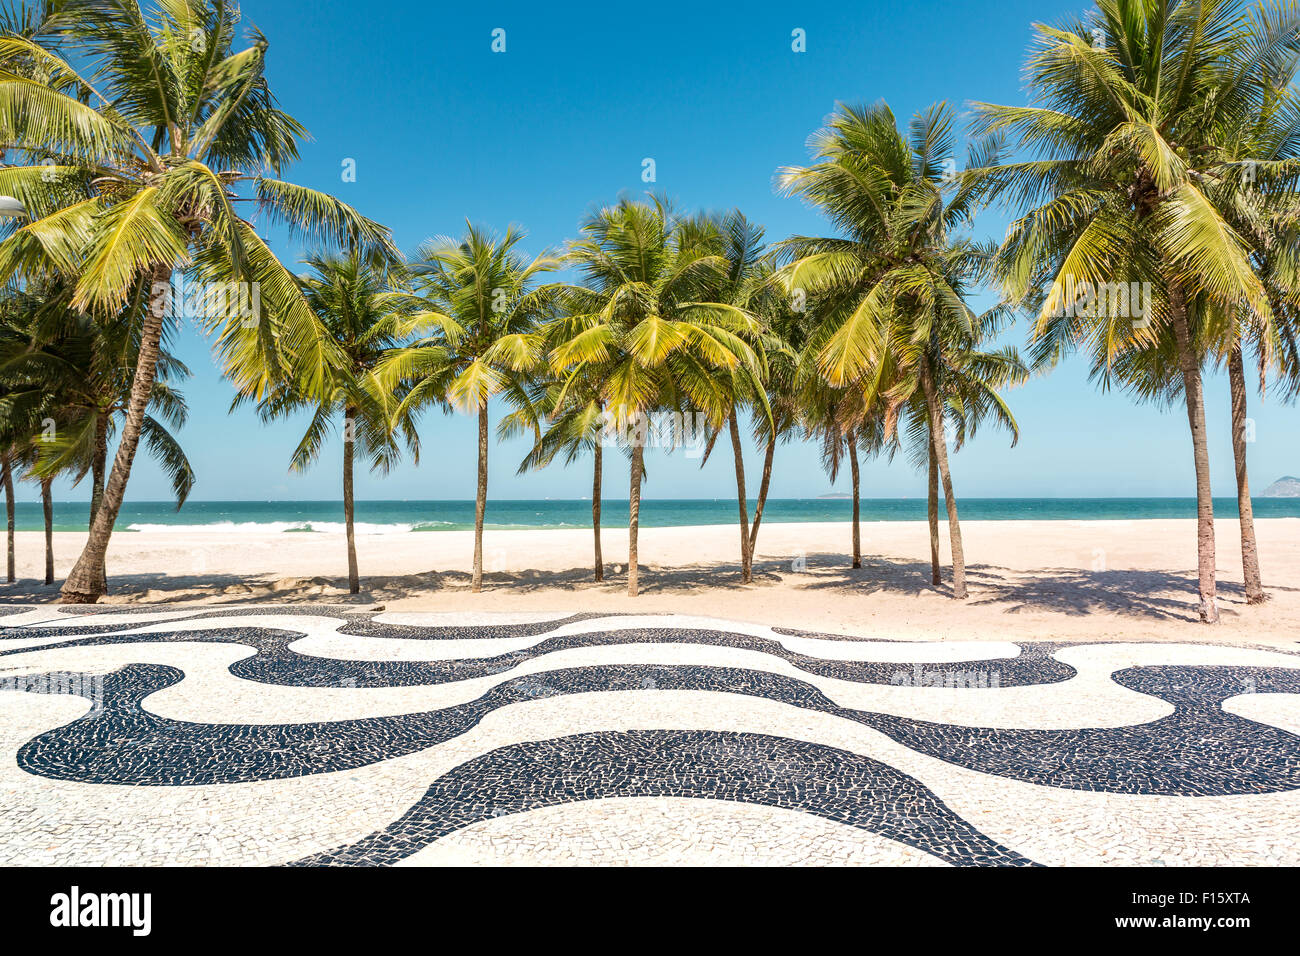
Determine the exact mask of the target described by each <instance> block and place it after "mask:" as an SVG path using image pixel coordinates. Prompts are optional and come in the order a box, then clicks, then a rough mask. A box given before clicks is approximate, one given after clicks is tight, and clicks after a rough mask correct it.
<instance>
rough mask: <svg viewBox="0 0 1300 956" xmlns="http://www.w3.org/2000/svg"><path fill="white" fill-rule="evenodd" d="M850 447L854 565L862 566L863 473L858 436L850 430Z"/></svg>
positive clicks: (848, 441) (848, 442)
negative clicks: (860, 502)
mask: <svg viewBox="0 0 1300 956" xmlns="http://www.w3.org/2000/svg"><path fill="white" fill-rule="evenodd" d="M847 444H848V447H849V473H850V475H852V477H853V566H854V567H855V568H860V567H862V529H861V526H860V525H859V523H858V518H859V515H860V504H859V499H858V492H859V488H860V487H861V486H860V482H861V478H862V476H861V474H860V473H859V471H858V436H857V435H856V434H855V433H854V432H849V434H848V438H847Z"/></svg>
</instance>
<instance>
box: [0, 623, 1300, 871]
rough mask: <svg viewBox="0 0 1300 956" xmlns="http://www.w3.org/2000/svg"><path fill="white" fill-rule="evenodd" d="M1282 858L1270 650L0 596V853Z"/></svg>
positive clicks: (1146, 860) (10, 861)
mask: <svg viewBox="0 0 1300 956" xmlns="http://www.w3.org/2000/svg"><path fill="white" fill-rule="evenodd" d="M209 863H211V864H245V865H247V864H297V865H338V866H344V865H422V864H448V863H454V864H466V863H487V864H511V863H528V864H536V863H540V864H569V863H601V864H682V863H686V864H715V863H717V864H731V863H742V864H889V865H905V866H935V865H938V866H942V865H1005V866H1030V865H1035V864H1048V865H1095V864H1118V865H1131V864H1139V865H1162V864H1165V865H1167V864H1256V865H1258V864H1264V865H1271V864H1286V865H1296V864H1300V655H1294V654H1288V653H1283V652H1279V651H1273V650H1267V649H1262V648H1252V647H1232V646H1225V645H1221V644H1199V643H1190V642H1189V643H1184V644H1165V643H1162V644H1154V643H1151V644H1145V643H1112V644H1079V645H1067V644H1061V643H1048V642H1038V643H1025V644H1014V643H1009V642H943V643H938V642H905V641H891V640H880V639H874V640H868V639H862V640H855V639H851V638H844V637H841V636H833V635H819V634H811V633H804V632H796V631H790V630H788V629H779V628H769V627H763V626H758V625H754V624H744V623H740V622H732V621H722V620H714V619H707V618H692V617H683V616H614V617H600V616H596V615H591V614H574V615H567V616H566V615H536V616H534V617H528V616H522V615H500V614H497V615H494V614H478V615H467V614H410V613H391V612H390V613H385V612H382V611H381V612H377V613H376V612H373V611H366V610H360V609H357V608H355V607H348V606H333V607H331V606H323V607H322V606H301V607H298V606H241V607H238V608H192V609H189V610H167V611H161V610H160V611H138V610H124V609H109V608H51V607H39V608H36V607H33V608H14V607H10V608H6V609H5V613H4V614H3V615H0V865H51V864H54V865H60V864H81V865H122V864H127V865H130V864H151V865H157V864H209Z"/></svg>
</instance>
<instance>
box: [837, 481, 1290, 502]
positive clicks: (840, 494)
mask: <svg viewBox="0 0 1300 956" xmlns="http://www.w3.org/2000/svg"><path fill="white" fill-rule="evenodd" d="M1292 480H1293V481H1294V480H1295V479H1292ZM1297 493H1298V494H1300V492H1297ZM817 497H818V498H852V497H853V496H852V495H851V494H849V493H848V492H844V491H832V492H831V493H830V494H828V495H818V496H817Z"/></svg>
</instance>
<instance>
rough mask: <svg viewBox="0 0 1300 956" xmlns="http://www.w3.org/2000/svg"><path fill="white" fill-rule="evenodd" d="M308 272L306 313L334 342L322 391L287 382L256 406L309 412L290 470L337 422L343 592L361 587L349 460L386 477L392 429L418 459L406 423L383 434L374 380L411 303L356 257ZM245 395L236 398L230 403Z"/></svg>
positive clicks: (387, 412) (312, 453)
mask: <svg viewBox="0 0 1300 956" xmlns="http://www.w3.org/2000/svg"><path fill="white" fill-rule="evenodd" d="M306 263H307V265H309V266H310V267H311V268H312V270H313V274H312V275H310V276H306V277H304V278H302V279H301V280H300V282H301V284H302V288H303V293H304V295H305V296H306V299H307V302H308V303H310V305H311V308H312V310H313V311H314V312H315V313H316V315H317V316H318V317H319V319H320V323H321V326H322V328H324V329H325V330H326V331H327V332H328V334H329V335H330V336H331V337H332V339H333V344H334V346H335V348H333V349H331V350H330V356H331V360H330V365H329V368H328V371H327V375H326V379H325V382H324V383H323V387H319V388H316V389H312V390H311V391H310V392H306V393H304V392H299V391H298V390H297V387H296V385H295V383H293V382H292V381H286V382H285V383H283V384H282V385H281V386H280V387H279V388H277V389H275V390H273V391H269V392H267V393H265V394H264V395H263V397H262V399H261V400H260V401H259V402H258V406H257V409H258V413H259V415H260V416H261V417H262V420H263V421H273V420H275V419H278V418H283V417H285V416H287V415H291V414H294V413H297V412H300V411H303V410H310V412H311V421H310V422H309V424H308V425H307V431H306V432H305V433H304V434H303V436H302V438H301V440H299V442H298V447H297V448H295V449H294V453H293V457H292V458H291V459H290V464H289V467H290V469H291V470H292V471H298V472H300V471H304V470H306V469H307V468H308V467H310V466H311V465H312V463H314V462H315V461H316V460H317V459H318V458H319V457H320V453H321V449H322V448H323V447H324V444H325V439H326V437H327V436H328V434H329V431H330V429H331V428H333V427H334V424H335V422H336V421H337V420H338V419H339V418H340V417H341V418H342V421H343V521H344V526H345V528H346V535H347V549H348V592H349V593H350V594H356V593H358V591H360V589H361V581H360V577H359V576H358V571H357V547H356V538H355V530H354V524H353V478H352V471H353V459H354V457H355V455H356V452H357V450H358V448H359V449H360V452H361V454H362V455H363V456H365V457H366V458H368V459H369V460H370V465H371V468H372V470H376V471H382V472H387V471H388V469H389V468H391V467H392V465H393V464H394V462H395V461H396V460H397V458H398V457H399V455H400V451H401V449H400V447H399V446H398V444H397V443H396V442H395V441H394V431H400V432H401V433H402V437H403V438H404V439H405V442H406V445H407V447H408V448H410V449H411V450H412V452H413V454H414V455H415V457H416V459H417V460H418V458H419V441H418V438H417V436H416V434H415V429H414V426H413V425H412V423H411V421H410V419H409V418H397V419H396V426H395V429H392V430H390V424H391V423H392V422H393V419H392V408H391V407H390V406H391V404H392V402H391V399H390V397H389V395H388V394H387V393H385V392H384V391H383V390H382V389H381V388H380V387H379V385H378V383H377V382H376V380H375V376H374V370H375V368H376V367H377V366H378V364H379V362H380V359H381V358H382V357H383V356H384V355H385V353H386V352H388V351H389V350H390V349H394V348H397V347H398V346H399V345H401V344H402V343H403V341H404V340H405V339H406V338H407V337H408V336H409V335H410V331H411V328H412V326H413V321H412V319H411V313H412V303H411V298H410V296H408V295H407V294H406V293H405V292H403V291H401V290H398V289H393V288H390V286H389V284H388V283H389V278H390V276H389V274H388V271H387V270H386V269H384V268H383V266H382V264H380V265H375V264H372V263H370V262H368V261H366V260H365V259H364V258H363V257H362V256H361V254H360V253H359V252H357V251H355V250H354V251H352V252H351V253H349V254H347V255H337V254H336V255H315V256H310V257H308V259H307V260H306ZM248 399H249V396H247V395H240V396H237V397H236V399H235V402H234V406H232V408H233V407H235V406H238V405H240V404H242V403H243V402H244V401H247V400H248Z"/></svg>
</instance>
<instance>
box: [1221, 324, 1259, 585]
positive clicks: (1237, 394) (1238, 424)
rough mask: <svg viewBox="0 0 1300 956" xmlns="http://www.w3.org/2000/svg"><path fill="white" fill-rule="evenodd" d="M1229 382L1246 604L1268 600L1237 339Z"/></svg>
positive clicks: (1229, 362) (1244, 369) (1244, 374)
mask: <svg viewBox="0 0 1300 956" xmlns="http://www.w3.org/2000/svg"><path fill="white" fill-rule="evenodd" d="M1228 382H1229V385H1230V388H1231V392H1232V458H1233V462H1234V464H1235V465H1236V470H1237V514H1238V516H1239V518H1238V520H1239V521H1240V523H1241V567H1242V572H1243V574H1242V577H1243V580H1244V582H1245V585H1246V603H1247V604H1261V603H1263V602H1264V601H1265V600H1267V598H1268V595H1267V594H1265V593H1264V582H1263V579H1262V578H1261V576H1260V573H1259V549H1258V548H1257V547H1256V546H1255V510H1254V508H1253V507H1252V505H1251V503H1250V479H1249V478H1248V477H1247V474H1246V368H1245V363H1244V362H1243V361H1242V357H1241V343H1240V342H1237V343H1236V344H1235V345H1234V346H1233V348H1232V353H1231V355H1229V356H1228Z"/></svg>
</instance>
